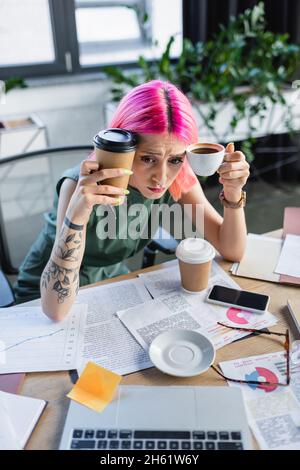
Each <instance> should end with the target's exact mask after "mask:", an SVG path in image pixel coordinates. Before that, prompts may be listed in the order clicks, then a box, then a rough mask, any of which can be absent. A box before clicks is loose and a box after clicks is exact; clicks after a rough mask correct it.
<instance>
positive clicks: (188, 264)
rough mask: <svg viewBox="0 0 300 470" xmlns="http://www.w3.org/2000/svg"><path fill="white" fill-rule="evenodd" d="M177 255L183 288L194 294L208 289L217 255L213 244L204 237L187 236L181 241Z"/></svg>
mask: <svg viewBox="0 0 300 470" xmlns="http://www.w3.org/2000/svg"><path fill="white" fill-rule="evenodd" d="M176 256H177V258H178V262H179V269H180V276H181V284H182V287H183V289H184V290H185V291H187V292H190V293H194V294H195V293H197V292H200V291H202V290H203V289H206V288H207V286H208V280H209V275H210V270H211V263H212V260H213V258H214V257H215V250H214V248H213V246H212V245H211V244H210V243H209V242H207V241H206V240H204V239H202V238H186V239H185V240H182V241H181V242H180V243H179V245H178V247H177V249H176Z"/></svg>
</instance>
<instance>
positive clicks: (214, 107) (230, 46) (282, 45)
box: [105, 2, 300, 160]
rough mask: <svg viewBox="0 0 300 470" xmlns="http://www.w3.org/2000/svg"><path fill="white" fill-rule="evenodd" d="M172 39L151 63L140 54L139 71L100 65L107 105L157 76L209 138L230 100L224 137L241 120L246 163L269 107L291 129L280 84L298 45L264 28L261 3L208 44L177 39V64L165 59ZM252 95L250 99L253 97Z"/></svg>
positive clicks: (295, 61) (295, 63)
mask: <svg viewBox="0 0 300 470" xmlns="http://www.w3.org/2000/svg"><path fill="white" fill-rule="evenodd" d="M173 42H174V37H173V36H172V37H170V39H169V42H168V44H167V46H166V48H165V50H164V52H163V54H162V56H161V57H160V59H159V60H157V61H152V62H147V61H146V60H145V58H144V57H142V56H140V57H139V61H138V65H139V70H138V71H137V72H135V73H128V72H124V71H123V70H122V69H120V68H117V67H112V66H111V67H106V68H105V73H106V75H107V77H109V78H111V79H112V81H113V87H112V89H111V92H112V99H113V101H118V100H119V99H120V98H121V97H122V96H123V94H124V92H125V91H128V89H130V88H131V87H134V86H136V85H139V84H140V83H143V82H145V81H148V80H152V79H156V78H161V79H164V80H169V81H171V82H172V83H174V84H176V85H177V86H179V87H180V88H181V89H182V90H183V91H184V92H185V93H186V94H187V95H188V96H189V98H190V99H191V101H192V103H193V105H194V108H195V109H196V111H197V113H198V115H199V116H200V118H201V121H202V123H204V125H205V126H206V128H207V129H209V130H210V131H211V133H212V136H214V138H216V139H217V138H219V136H218V135H217V133H216V132H215V127H216V123H217V117H218V115H219V113H220V109H222V107H224V106H226V104H228V103H229V102H230V104H231V106H232V112H231V114H230V118H229V120H228V122H227V131H226V132H227V134H228V135H230V133H231V134H232V133H234V131H235V130H236V128H237V127H238V125H239V123H240V122H241V120H244V121H245V120H246V127H247V128H246V131H245V132H244V138H243V139H242V140H243V144H242V149H243V151H244V152H245V153H246V155H247V157H248V159H249V160H251V159H252V158H253V154H252V151H251V147H252V143H253V142H254V141H255V133H256V131H257V130H258V129H259V128H260V127H261V125H262V122H263V120H264V119H266V117H267V114H268V113H269V110H270V105H272V104H273V105H275V104H280V105H281V106H282V107H283V108H284V111H285V112H284V120H285V126H286V129H287V130H288V131H291V130H292V121H293V120H292V119H291V107H292V104H291V103H290V102H288V101H287V100H286V96H285V91H286V84H287V83H289V82H290V81H291V80H292V78H293V76H294V74H295V72H296V71H297V70H298V67H299V64H300V47H299V46H298V45H295V44H290V43H289V42H288V34H275V33H273V32H270V31H268V30H267V28H266V21H265V15H264V4H263V3H262V2H261V3H259V4H258V5H256V6H255V7H254V8H253V9H247V10H246V11H245V12H244V13H242V14H240V15H239V16H237V17H232V18H230V21H229V24H228V25H227V26H226V27H225V26H223V25H220V27H219V30H218V32H217V33H216V34H215V36H214V37H213V39H212V40H210V41H207V42H205V43H203V42H198V43H197V44H192V43H191V41H190V40H188V39H184V40H183V47H182V53H181V55H180V56H179V58H178V60H176V61H173V60H171V49H172V45H173ZM254 96H255V99H253V97H254Z"/></svg>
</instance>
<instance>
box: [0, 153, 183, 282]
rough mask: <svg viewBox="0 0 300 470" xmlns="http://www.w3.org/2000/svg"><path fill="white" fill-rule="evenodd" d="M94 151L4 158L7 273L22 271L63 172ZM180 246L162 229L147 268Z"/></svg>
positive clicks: (2, 233) (0, 181) (0, 185)
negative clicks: (168, 237) (164, 233)
mask: <svg viewBox="0 0 300 470" xmlns="http://www.w3.org/2000/svg"><path fill="white" fill-rule="evenodd" d="M92 150H93V147H92V146H89V145H85V146H76V147H61V148H49V149H45V150H39V151H34V152H29V153H26V154H22V155H14V156H12V157H6V158H3V159H0V266H1V268H2V270H3V272H4V273H5V274H17V273H18V267H19V266H20V264H21V263H22V261H23V259H24V258H25V256H26V254H27V253H28V251H29V248H30V246H31V245H32V243H33V242H34V240H35V239H36V237H37V236H38V234H39V233H40V231H41V229H42V227H43V223H44V218H43V213H44V212H48V211H50V210H51V208H52V204H53V198H54V193H55V186H56V183H57V181H58V179H59V178H60V176H61V175H62V173H63V172H64V171H65V170H66V169H67V168H72V167H74V166H76V165H78V164H80V162H81V161H82V160H84V159H86V158H87V157H88V155H89V154H90V152H91V151H92ZM176 245H177V243H176V242H175V240H174V239H172V240H169V239H160V232H159V231H158V232H157V233H156V235H155V237H154V240H153V241H151V242H150V244H149V245H148V246H147V247H146V248H145V252H144V259H143V267H147V266H151V265H152V264H154V261H155V256H156V253H157V252H158V251H162V252H163V253H165V254H172V253H174V252H175V250H176Z"/></svg>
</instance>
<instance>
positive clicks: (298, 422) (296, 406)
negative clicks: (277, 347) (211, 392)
mask: <svg viewBox="0 0 300 470" xmlns="http://www.w3.org/2000/svg"><path fill="white" fill-rule="evenodd" d="M220 366H221V368H222V371H223V373H224V374H225V375H227V377H231V378H236V379H243V380H259V381H261V380H266V381H269V382H274V383H275V385H263V384H262V385H256V384H249V385H248V384H237V383H234V382H231V381H228V383H229V385H230V386H234V387H240V388H241V389H242V391H243V396H244V400H245V405H246V410H247V416H248V421H249V425H250V426H251V429H252V431H253V433H254V435H255V437H256V439H257V442H258V444H259V446H260V447H261V448H262V449H264V450H287V449H294V450H296V449H297V450H299V449H300V403H299V400H300V365H297V366H296V365H292V367H291V385H290V386H288V387H282V386H279V385H276V383H278V382H283V383H285V381H286V376H285V372H286V358H285V352H284V351H280V352H276V353H271V354H263V355H260V356H251V357H246V358H242V359H236V360H233V361H226V362H222V363H220Z"/></svg>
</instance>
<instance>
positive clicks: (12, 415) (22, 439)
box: [0, 392, 46, 450]
mask: <svg viewBox="0 0 300 470" xmlns="http://www.w3.org/2000/svg"><path fill="white" fill-rule="evenodd" d="M45 406H46V402H45V401H44V400H38V399H36V398H29V397H24V396H21V395H14V394H12V393H5V392H0V449H1V450H20V449H23V448H24V446H25V444H26V442H27V440H28V439H29V436H30V434H31V433H32V431H33V429H34V427H35V425H36V423H37V421H38V419H39V417H40V415H41V413H42V412H43V410H44V408H45Z"/></svg>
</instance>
